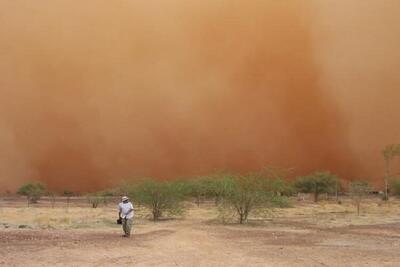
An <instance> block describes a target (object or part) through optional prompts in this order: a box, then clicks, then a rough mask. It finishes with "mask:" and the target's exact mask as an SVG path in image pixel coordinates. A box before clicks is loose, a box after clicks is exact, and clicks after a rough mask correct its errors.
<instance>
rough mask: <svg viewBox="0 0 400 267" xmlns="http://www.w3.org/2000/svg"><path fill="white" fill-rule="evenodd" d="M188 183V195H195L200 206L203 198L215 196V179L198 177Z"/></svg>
mask: <svg viewBox="0 0 400 267" xmlns="http://www.w3.org/2000/svg"><path fill="white" fill-rule="evenodd" d="M186 184H187V191H186V192H187V195H188V196H190V197H194V198H195V201H196V204H197V206H198V207H199V206H200V202H201V200H202V199H203V198H207V197H211V196H213V184H214V181H213V180H212V179H211V178H210V177H207V176H205V177H198V178H195V179H194V180H192V181H189V182H187V183H186Z"/></svg>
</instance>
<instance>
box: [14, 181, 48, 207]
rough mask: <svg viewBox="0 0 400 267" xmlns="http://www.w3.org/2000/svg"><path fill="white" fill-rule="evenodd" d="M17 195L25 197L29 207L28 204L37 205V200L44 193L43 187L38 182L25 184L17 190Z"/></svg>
mask: <svg viewBox="0 0 400 267" xmlns="http://www.w3.org/2000/svg"><path fill="white" fill-rule="evenodd" d="M17 193H18V194H20V195H23V196H26V197H27V201H28V206H29V204H31V203H37V202H38V201H39V199H40V198H41V197H42V196H43V194H44V193H45V186H44V185H43V184H42V183H39V182H37V183H26V184H24V185H22V186H21V187H20V188H19V189H18V191H17Z"/></svg>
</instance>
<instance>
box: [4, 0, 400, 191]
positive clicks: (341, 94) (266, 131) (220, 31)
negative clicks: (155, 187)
mask: <svg viewBox="0 0 400 267" xmlns="http://www.w3.org/2000/svg"><path fill="white" fill-rule="evenodd" d="M399 12H400V3H399V2H398V1H397V0H387V1H374V0H368V1H357V0H350V1H333V0H327V1H314V0H313V1H296V0H293V1H272V0H270V1H266V0H254V1H234V0H230V1H228V0H212V1H211V0H206V1H204V0H202V1H178V0H172V1H161V0H157V1H133V0H131V1H128V0H126V1H122V0H120V1H112V2H111V1H105V0H96V1H95V0H86V1H79V3H77V2H76V3H75V2H71V1H67V0H41V1H22V0H13V1H7V0H0V93H1V95H0V112H1V113H0V186H1V187H2V188H9V189H13V188H15V187H16V186H18V185H19V184H20V183H21V182H23V181H29V180H41V181H43V182H45V183H46V184H47V185H48V186H49V187H50V188H54V189H59V190H60V189H64V188H70V189H73V190H89V189H97V188H102V187H105V186H109V185H113V184H116V183H118V182H119V181H121V180H122V179H127V178H137V177H144V176H154V177H157V178H160V179H161V178H163V179H171V178H174V177H187V176H193V175H201V174H207V173H210V172H213V171H216V170H232V171H240V172H245V171H250V170H255V169H259V168H262V167H263V166H265V165H274V166H284V167H294V168H295V170H296V173H297V174H303V173H306V172H308V171H313V170H325V169H326V170H330V171H332V172H336V173H338V174H340V175H342V176H343V177H345V178H348V179H353V178H363V179H370V180H371V181H374V180H375V181H378V179H379V177H380V176H381V173H383V162H382V160H381V158H380V151H381V149H382V147H383V146H384V145H386V144H388V143H396V142H400V141H399V140H400V125H399V124H398V119H397V115H398V114H399V111H400V105H399V104H398V102H399V101H398V100H400V90H399V89H400V75H398V73H397V72H398V70H399V69H400V52H399V51H398V47H400V26H399V25H400V17H399V16H398V14H399ZM377 184H379V183H378V182H377Z"/></svg>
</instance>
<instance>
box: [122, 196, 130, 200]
mask: <svg viewBox="0 0 400 267" xmlns="http://www.w3.org/2000/svg"><path fill="white" fill-rule="evenodd" d="M121 200H122V201H127V200H129V197H127V196H123V197H122V198H121Z"/></svg>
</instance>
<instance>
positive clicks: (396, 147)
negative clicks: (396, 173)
mask: <svg viewBox="0 0 400 267" xmlns="http://www.w3.org/2000/svg"><path fill="white" fill-rule="evenodd" d="M382 154H383V158H384V159H385V165H386V166H385V176H384V182H385V196H384V200H389V194H388V191H389V179H390V177H391V172H390V167H391V163H392V160H393V159H394V158H396V157H400V144H392V145H388V146H386V147H385V149H384V150H383V152H382Z"/></svg>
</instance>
